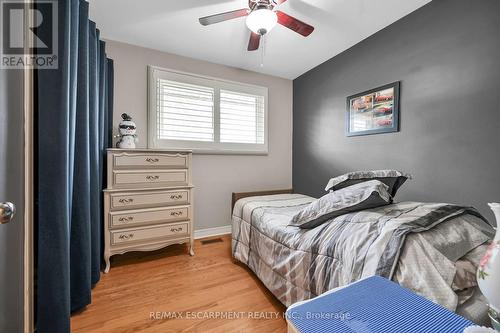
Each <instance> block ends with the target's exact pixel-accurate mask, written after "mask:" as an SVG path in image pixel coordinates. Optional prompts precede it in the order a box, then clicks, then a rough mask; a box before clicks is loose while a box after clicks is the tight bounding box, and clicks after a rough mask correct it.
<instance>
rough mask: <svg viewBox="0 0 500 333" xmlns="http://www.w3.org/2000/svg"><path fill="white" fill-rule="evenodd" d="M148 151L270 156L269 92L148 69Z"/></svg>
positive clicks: (152, 68)
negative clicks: (191, 151) (179, 150)
mask: <svg viewBox="0 0 500 333" xmlns="http://www.w3.org/2000/svg"><path fill="white" fill-rule="evenodd" d="M148 86H149V131H148V132H149V139H148V140H149V141H148V144H149V147H151V148H166V149H191V150H193V151H194V152H199V153H216V154H217V153H245V154H254V153H255V154H262V153H264V154H265V153H267V124H266V122H267V88H263V87H257V86H252V85H247V84H240V83H236V82H229V81H224V80H218V79H214V78H208V77H202V76H196V75H191V74H184V73H177V72H172V71H167V70H163V69H159V68H155V67H149V85H148Z"/></svg>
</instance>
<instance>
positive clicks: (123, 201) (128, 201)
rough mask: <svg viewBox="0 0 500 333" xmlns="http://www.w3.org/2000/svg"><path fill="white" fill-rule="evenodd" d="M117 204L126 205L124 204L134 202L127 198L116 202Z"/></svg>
mask: <svg viewBox="0 0 500 333" xmlns="http://www.w3.org/2000/svg"><path fill="white" fill-rule="evenodd" d="M118 202H119V203H122V204H125V205H126V204H129V203H132V202H134V199H132V198H128V199H127V198H123V199H120V200H118Z"/></svg>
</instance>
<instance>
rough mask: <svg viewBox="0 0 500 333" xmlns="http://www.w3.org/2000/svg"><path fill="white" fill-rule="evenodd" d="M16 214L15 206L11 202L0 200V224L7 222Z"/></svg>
mask: <svg viewBox="0 0 500 333" xmlns="http://www.w3.org/2000/svg"><path fill="white" fill-rule="evenodd" d="M14 214H16V206H15V205H14V204H13V203H12V202H0V224H5V223H9V222H10V221H11V220H12V219H13V218H14Z"/></svg>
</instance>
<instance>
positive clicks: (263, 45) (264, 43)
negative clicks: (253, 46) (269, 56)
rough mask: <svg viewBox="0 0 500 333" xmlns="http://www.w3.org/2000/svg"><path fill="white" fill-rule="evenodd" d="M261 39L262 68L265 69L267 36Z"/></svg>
mask: <svg viewBox="0 0 500 333" xmlns="http://www.w3.org/2000/svg"><path fill="white" fill-rule="evenodd" d="M261 38H262V50H261V53H260V67H264V56H265V54H266V40H267V36H266V35H264V36H262V37H261Z"/></svg>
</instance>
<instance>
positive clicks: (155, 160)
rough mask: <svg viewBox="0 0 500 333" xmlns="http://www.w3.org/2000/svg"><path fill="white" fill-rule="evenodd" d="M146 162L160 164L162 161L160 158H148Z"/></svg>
mask: <svg viewBox="0 0 500 333" xmlns="http://www.w3.org/2000/svg"><path fill="white" fill-rule="evenodd" d="M146 162H149V163H158V162H160V160H159V159H158V158H156V157H155V158H153V157H147V158H146Z"/></svg>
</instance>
